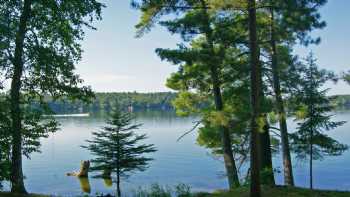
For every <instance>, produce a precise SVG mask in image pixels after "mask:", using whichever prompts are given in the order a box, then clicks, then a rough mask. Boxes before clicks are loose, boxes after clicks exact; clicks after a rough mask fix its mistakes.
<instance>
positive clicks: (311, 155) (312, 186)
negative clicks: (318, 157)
mask: <svg viewBox="0 0 350 197" xmlns="http://www.w3.org/2000/svg"><path fill="white" fill-rule="evenodd" d="M313 131H314V130H313V129H311V133H310V142H309V143H310V189H311V190H312V189H313V188H314V185H313V175H312V157H313V146H312V145H313V135H314V132H313Z"/></svg>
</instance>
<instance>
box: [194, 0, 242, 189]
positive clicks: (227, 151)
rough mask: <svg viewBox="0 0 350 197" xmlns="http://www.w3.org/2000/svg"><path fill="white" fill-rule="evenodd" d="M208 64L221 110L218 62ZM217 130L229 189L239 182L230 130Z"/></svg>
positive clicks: (210, 41)
mask: <svg viewBox="0 0 350 197" xmlns="http://www.w3.org/2000/svg"><path fill="white" fill-rule="evenodd" d="M201 4H202V6H203V7H204V9H203V11H204V13H205V16H206V19H205V20H206V31H205V34H206V37H207V40H208V44H209V51H210V55H214V56H215V52H214V45H213V39H212V29H211V27H210V22H209V15H208V13H207V8H206V7H207V5H206V3H205V1H203V0H201ZM209 64H210V65H209V66H210V72H211V80H212V86H213V96H214V100H215V108H216V111H218V112H222V111H223V109H224V101H223V98H222V94H221V87H220V86H221V83H220V80H219V73H218V69H217V67H218V66H217V65H219V63H218V62H217V61H216V60H215V61H210V62H209ZM219 132H220V135H221V145H222V151H223V157H224V163H225V169H226V174H227V179H228V183H229V187H230V189H232V188H236V187H239V186H240V183H239V177H238V172H237V167H236V163H235V160H234V158H233V151H232V142H231V135H230V131H229V129H228V127H227V126H220V128H219Z"/></svg>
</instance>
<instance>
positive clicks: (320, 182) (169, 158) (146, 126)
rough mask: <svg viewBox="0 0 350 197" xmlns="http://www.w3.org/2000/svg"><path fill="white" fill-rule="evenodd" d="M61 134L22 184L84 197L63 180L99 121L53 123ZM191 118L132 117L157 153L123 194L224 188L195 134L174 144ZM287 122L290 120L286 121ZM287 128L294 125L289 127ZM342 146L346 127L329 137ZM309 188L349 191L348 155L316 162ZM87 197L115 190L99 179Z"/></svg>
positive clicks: (302, 168)
mask: <svg viewBox="0 0 350 197" xmlns="http://www.w3.org/2000/svg"><path fill="white" fill-rule="evenodd" d="M334 119H336V120H347V121H349V120H350V112H337V114H336V116H335V117H334ZM58 120H59V122H60V123H61V130H60V131H58V132H57V133H55V134H52V135H51V136H50V137H49V138H47V139H43V140H42V148H41V150H42V153H40V154H39V153H35V154H33V155H32V158H31V160H27V159H26V160H24V174H25V176H26V179H25V185H26V188H27V190H28V191H29V192H33V193H44V194H45V193H47V194H55V195H64V196H74V195H81V194H84V192H83V191H82V189H81V187H80V184H81V183H80V181H79V180H78V179H77V178H76V177H67V176H66V173H67V172H73V171H76V170H78V169H79V166H80V161H81V160H89V159H91V157H90V155H89V152H88V151H87V150H85V149H82V148H80V146H81V145H86V142H85V140H87V139H90V138H91V137H92V136H91V132H92V131H97V130H98V129H100V128H101V127H102V126H103V125H104V119H103V118H98V117H63V118H58ZM195 120H196V118H179V117H176V116H175V115H174V114H171V113H144V114H138V115H137V120H136V121H137V122H138V123H143V126H142V127H141V128H140V129H139V130H138V132H140V133H147V135H148V136H149V139H148V140H147V141H148V142H150V143H153V144H155V146H156V147H157V149H158V152H156V153H154V154H153V158H154V159H155V160H154V161H153V162H151V165H150V168H149V169H148V170H146V171H144V172H138V173H135V174H133V175H132V176H131V177H130V178H129V179H127V180H123V181H124V182H123V184H122V190H123V191H126V192H130V191H131V190H133V189H137V188H138V187H139V186H149V185H150V184H152V183H158V184H161V185H174V184H178V183H184V184H188V185H189V186H191V187H192V189H193V190H194V191H199V190H200V191H211V190H214V189H220V188H226V187H227V183H226V179H225V177H224V176H223V174H224V166H223V162H222V161H221V160H220V159H219V158H216V157H214V156H212V155H211V154H210V150H207V149H205V148H202V147H200V146H198V145H197V144H196V136H197V134H196V132H192V133H191V134H189V135H187V136H186V137H184V138H183V139H182V140H181V141H179V142H177V141H176V139H177V138H178V137H179V136H180V135H181V134H183V133H184V132H186V131H188V130H190V129H191V128H192V126H193V121H195ZM289 122H290V123H291V120H289ZM289 126H290V129H293V127H295V124H293V123H291V124H289ZM329 134H330V135H331V136H333V137H335V138H336V139H337V140H339V141H340V142H342V143H347V144H350V123H346V124H345V125H344V126H342V127H339V128H337V129H335V130H334V131H331V132H330V133H329ZM293 163H294V173H295V182H296V185H297V186H307V184H308V165H307V163H304V162H300V161H296V160H295V159H294V160H293ZM281 164H282V161H281V158H280V155H277V156H275V158H274V168H278V169H281V170H282V168H281V167H282V165H281ZM276 180H277V183H279V184H282V183H283V179H282V174H281V173H280V174H276ZM314 182H315V183H314V185H315V187H316V188H322V189H337V190H350V152H349V151H347V152H346V153H344V154H343V155H342V156H338V157H327V158H325V159H324V160H323V161H316V162H315V167H314ZM89 184H90V186H91V194H95V193H97V192H99V193H101V192H103V193H112V192H113V191H114V186H112V187H111V186H110V185H109V184H108V183H107V184H106V183H105V182H104V180H101V179H93V178H90V179H89Z"/></svg>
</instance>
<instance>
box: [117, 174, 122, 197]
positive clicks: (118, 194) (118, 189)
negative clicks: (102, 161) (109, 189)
mask: <svg viewBox="0 0 350 197" xmlns="http://www.w3.org/2000/svg"><path fill="white" fill-rule="evenodd" d="M117 196H118V197H121V191H120V173H119V172H118V173H117Z"/></svg>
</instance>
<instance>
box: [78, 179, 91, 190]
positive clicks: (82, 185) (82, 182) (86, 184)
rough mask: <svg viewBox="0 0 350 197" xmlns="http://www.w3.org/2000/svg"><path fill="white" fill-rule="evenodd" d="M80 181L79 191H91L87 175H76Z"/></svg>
mask: <svg viewBox="0 0 350 197" xmlns="http://www.w3.org/2000/svg"><path fill="white" fill-rule="evenodd" d="M77 178H78V180H79V183H80V188H81V191H82V192H84V193H88V194H90V193H91V186H90V181H89V178H88V177H77Z"/></svg>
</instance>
